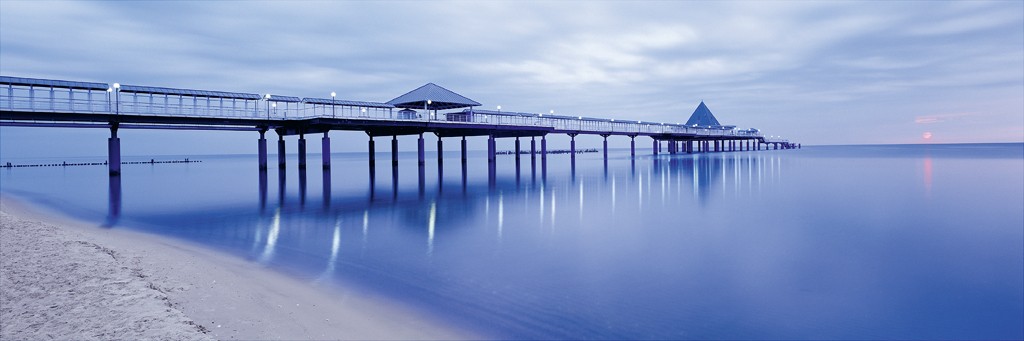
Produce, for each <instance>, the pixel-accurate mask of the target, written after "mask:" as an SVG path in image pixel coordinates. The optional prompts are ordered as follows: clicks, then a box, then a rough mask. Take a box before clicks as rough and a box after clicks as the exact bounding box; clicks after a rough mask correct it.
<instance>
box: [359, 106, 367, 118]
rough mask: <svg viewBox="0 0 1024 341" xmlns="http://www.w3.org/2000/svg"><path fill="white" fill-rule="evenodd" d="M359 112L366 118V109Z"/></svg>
mask: <svg viewBox="0 0 1024 341" xmlns="http://www.w3.org/2000/svg"><path fill="white" fill-rule="evenodd" d="M359 112H361V113H362V114H363V117H366V108H362V109H359Z"/></svg>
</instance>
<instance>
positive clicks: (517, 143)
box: [516, 136, 520, 169]
mask: <svg viewBox="0 0 1024 341" xmlns="http://www.w3.org/2000/svg"><path fill="white" fill-rule="evenodd" d="M519 151H520V149H519V136H516V169H519Z"/></svg>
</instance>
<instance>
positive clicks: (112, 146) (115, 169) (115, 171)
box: [107, 123, 121, 176]
mask: <svg viewBox="0 0 1024 341" xmlns="http://www.w3.org/2000/svg"><path fill="white" fill-rule="evenodd" d="M117 128H118V125H117V123H114V124H112V125H111V127H110V138H108V139H107V165H108V167H109V169H110V175H114V176H116V175H121V138H119V137H117Z"/></svg>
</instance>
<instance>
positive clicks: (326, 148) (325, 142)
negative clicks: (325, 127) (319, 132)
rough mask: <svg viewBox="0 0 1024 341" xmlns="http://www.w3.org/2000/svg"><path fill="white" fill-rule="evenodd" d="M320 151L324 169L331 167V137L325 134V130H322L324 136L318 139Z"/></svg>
mask: <svg viewBox="0 0 1024 341" xmlns="http://www.w3.org/2000/svg"><path fill="white" fill-rule="evenodd" d="M320 144H321V145H322V147H321V152H322V154H323V161H324V169H331V137H330V136H327V132H326V131H325V132H324V137H323V138H322V139H320Z"/></svg>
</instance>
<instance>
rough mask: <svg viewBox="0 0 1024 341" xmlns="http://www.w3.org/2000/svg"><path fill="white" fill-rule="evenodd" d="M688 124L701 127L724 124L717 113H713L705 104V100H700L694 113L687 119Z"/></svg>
mask: <svg viewBox="0 0 1024 341" xmlns="http://www.w3.org/2000/svg"><path fill="white" fill-rule="evenodd" d="M686 125H688V126H693V125H697V126H699V127H721V126H722V124H721V123H719V122H718V119H717V118H715V115H714V114H712V113H711V110H710V109H708V106H707V105H705V104H704V101H700V105H698V106H697V110H694V111H693V115H690V119H688V120H686Z"/></svg>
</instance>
